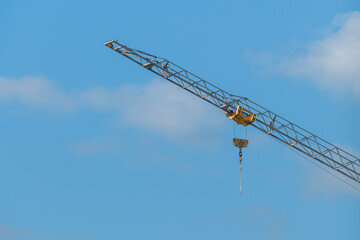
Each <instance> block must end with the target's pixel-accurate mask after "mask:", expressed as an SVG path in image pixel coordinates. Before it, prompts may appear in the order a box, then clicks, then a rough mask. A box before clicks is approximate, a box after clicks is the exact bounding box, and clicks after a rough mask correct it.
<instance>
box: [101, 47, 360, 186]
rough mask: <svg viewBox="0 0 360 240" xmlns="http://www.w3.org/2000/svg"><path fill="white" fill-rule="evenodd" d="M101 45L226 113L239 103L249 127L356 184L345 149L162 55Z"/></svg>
mask: <svg viewBox="0 0 360 240" xmlns="http://www.w3.org/2000/svg"><path fill="white" fill-rule="evenodd" d="M105 45H106V46H107V47H109V48H111V49H112V50H114V51H116V52H118V53H119V54H121V55H123V56H124V57H126V58H128V59H130V60H132V61H134V62H135V63H137V64H139V65H140V66H142V67H144V68H146V69H147V70H149V71H151V72H153V73H155V74H157V75H158V76H160V77H162V78H164V79H166V80H168V81H170V82H172V83H174V84H175V85H177V86H179V87H181V88H183V89H185V90H186V91H188V92H190V93H192V94H194V95H196V96H197V97H199V98H201V99H203V100H205V101H207V102H209V103H211V104H212V105H214V106H216V107H218V108H220V109H221V110H223V111H225V112H226V113H227V114H228V113H229V112H230V111H232V112H235V111H236V110H237V107H238V106H239V105H240V106H241V107H243V108H244V109H246V110H247V111H249V112H250V113H253V114H256V121H254V122H252V123H251V126H253V127H255V128H257V129H259V130H260V131H262V132H264V133H266V134H267V135H269V136H271V137H273V138H275V139H277V140H279V141H281V142H283V143H284V144H286V145H288V146H290V147H291V148H293V149H295V150H297V151H299V152H301V153H303V154H305V155H307V156H309V157H311V158H312V159H315V160H317V161H318V162H320V163H322V164H324V165H326V166H328V167H330V168H332V169H334V170H335V171H337V172H339V173H341V174H343V175H345V176H347V177H348V178H350V179H352V180H354V181H356V182H358V183H360V159H359V158H357V157H355V156H354V155H352V154H350V153H348V152H346V151H345V150H343V149H341V148H339V147H337V146H335V145H333V144H331V143H329V142H327V141H325V140H323V139H322V138H320V137H318V136H316V135H314V134H312V133H310V132H309V131H306V130H305V129H303V128H301V127H299V126H297V125H296V124H294V123H292V122H290V121H288V120H286V119H284V118H282V117H280V116H278V115H277V114H275V113H273V112H271V111H269V110H268V109H266V108H264V107H262V106H260V105H258V104H256V103H254V102H253V101H251V100H249V99H248V98H245V97H240V96H236V95H232V94H230V93H227V92H226V91H224V90H222V89H220V88H218V87H216V86H214V85H213V84H211V83H209V82H207V81H205V80H203V79H202V78H200V77H198V76H196V75H195V74H193V73H191V72H189V71H187V70H185V69H184V68H182V67H180V66H178V65H176V64H174V63H172V62H170V61H168V60H166V59H164V58H161V57H157V56H155V55H152V54H149V53H146V52H143V51H140V50H136V49H132V48H130V47H127V46H125V45H122V44H120V43H119V42H118V41H114V40H111V41H109V42H106V43H105ZM247 111H244V113H245V115H248V116H249V117H250V114H247V113H246V112H247Z"/></svg>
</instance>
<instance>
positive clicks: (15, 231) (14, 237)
mask: <svg viewBox="0 0 360 240" xmlns="http://www.w3.org/2000/svg"><path fill="white" fill-rule="evenodd" d="M24 232H25V231H24V229H21V228H17V227H13V226H10V225H6V224H1V223H0V239H6V240H18V239H20V238H21V237H22V236H23V235H24Z"/></svg>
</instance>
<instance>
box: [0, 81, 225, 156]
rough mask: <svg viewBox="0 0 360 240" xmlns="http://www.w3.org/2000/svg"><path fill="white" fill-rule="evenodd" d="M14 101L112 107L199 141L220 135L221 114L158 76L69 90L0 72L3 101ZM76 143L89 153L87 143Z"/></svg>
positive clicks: (132, 119)
mask: <svg viewBox="0 0 360 240" xmlns="http://www.w3.org/2000/svg"><path fill="white" fill-rule="evenodd" d="M14 102H15V103H18V104H20V105H24V106H31V107H37V108H41V109H45V110H47V111H51V112H59V113H74V112H76V111H77V110H79V109H88V110H92V111H98V112H103V111H109V112H111V113H113V115H114V118H118V119H119V118H120V119H121V122H125V123H127V124H128V125H131V126H134V127H140V128H142V129H148V130H152V131H156V132H159V133H164V134H167V135H169V136H171V137H174V138H178V139H186V140H196V139H198V140H199V141H200V140H201V139H204V138H206V137H209V136H216V135H217V134H216V132H218V131H220V129H221V121H222V119H221V117H223V116H222V115H221V114H219V112H217V111H216V110H217V109H213V108H212V107H211V106H209V105H208V104H205V103H204V102H202V101H201V99H197V98H196V97H194V96H192V95H191V94H189V93H187V92H185V91H183V90H181V89H179V88H177V87H176V86H172V85H171V84H170V83H167V82H165V81H160V80H153V81H151V82H149V83H145V84H132V85H121V86H119V87H117V88H114V89H107V88H104V87H101V86H96V87H93V88H91V89H87V90H83V91H66V90H64V89H63V88H62V87H61V86H59V85H57V84H55V83H54V82H52V81H50V80H48V79H46V78H38V77H23V78H20V79H11V78H4V77H0V103H2V104H4V103H14ZM92 145H94V143H92ZM73 147H74V149H77V150H78V151H79V152H83V153H85V152H86V151H85V149H86V146H85V145H84V146H80V145H77V146H75V145H74V146H73ZM93 147H95V146H93ZM97 147H98V146H97Z"/></svg>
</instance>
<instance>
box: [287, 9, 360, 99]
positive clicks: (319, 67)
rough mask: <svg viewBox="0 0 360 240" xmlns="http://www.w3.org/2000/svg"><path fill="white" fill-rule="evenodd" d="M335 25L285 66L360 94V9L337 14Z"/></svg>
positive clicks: (317, 80)
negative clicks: (302, 53)
mask: <svg viewBox="0 0 360 240" xmlns="http://www.w3.org/2000/svg"><path fill="white" fill-rule="evenodd" d="M332 28H333V31H331V32H330V33H328V35H327V36H325V37H324V39H322V40H318V41H314V42H312V43H310V44H309V46H308V48H307V51H306V53H305V54H304V55H303V56H300V57H297V58H295V59H288V60H286V61H284V62H283V68H284V69H285V70H286V71H287V72H288V73H289V74H290V75H299V76H305V77H308V78H310V79H312V80H314V81H315V82H316V83H317V84H319V85H320V86H321V87H325V88H331V89H333V90H336V91H338V90H341V91H344V90H345V91H348V90H350V91H351V92H353V93H354V94H355V95H356V96H357V97H359V98H360V12H351V13H346V14H338V15H336V16H335V18H334V20H333V22H332Z"/></svg>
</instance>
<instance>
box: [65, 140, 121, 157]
mask: <svg viewBox="0 0 360 240" xmlns="http://www.w3.org/2000/svg"><path fill="white" fill-rule="evenodd" d="M124 146H125V143H124V142H123V141H120V139H100V140H99V139H91V140H83V141H71V142H70V143H69V144H68V148H69V150H70V151H71V152H72V153H75V154H76V155H80V156H83V157H87V156H90V155H94V154H99V153H100V154H115V153H117V152H118V151H120V150H122V149H123V148H124Z"/></svg>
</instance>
